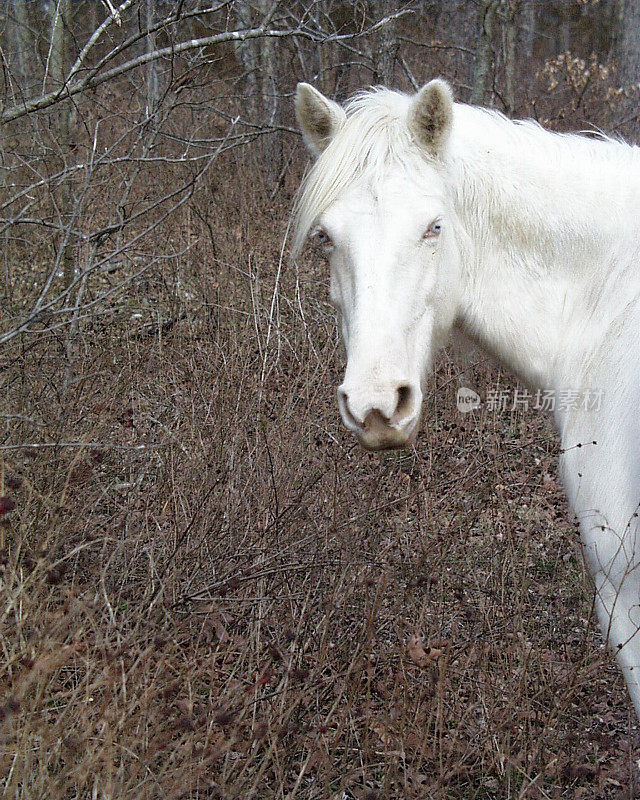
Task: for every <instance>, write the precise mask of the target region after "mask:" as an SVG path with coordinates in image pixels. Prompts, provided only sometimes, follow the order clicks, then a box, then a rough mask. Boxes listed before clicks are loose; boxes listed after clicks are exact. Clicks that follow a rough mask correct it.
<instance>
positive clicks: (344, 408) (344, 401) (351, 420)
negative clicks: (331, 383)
mask: <svg viewBox="0 0 640 800" xmlns="http://www.w3.org/2000/svg"><path fill="white" fill-rule="evenodd" d="M338 406H339V408H340V413H341V414H342V419H343V420H344V422H345V424H346V425H347V427H351V428H362V424H361V423H360V422H358V420H357V419H356V418H355V417H354V416H353V414H352V413H351V409H350V408H349V395H348V394H347V393H346V392H345V390H344V389H342V388H340V389H338Z"/></svg>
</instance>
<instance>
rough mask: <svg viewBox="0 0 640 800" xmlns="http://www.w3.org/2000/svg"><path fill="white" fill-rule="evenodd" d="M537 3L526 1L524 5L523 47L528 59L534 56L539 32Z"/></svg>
mask: <svg viewBox="0 0 640 800" xmlns="http://www.w3.org/2000/svg"><path fill="white" fill-rule="evenodd" d="M536 7H537V4H536V1H535V0H524V2H523V4H522V28H523V36H522V39H523V45H524V53H525V55H526V57H527V58H531V56H532V55H533V45H534V44H535V41H536V32H537V27H536V26H537V15H536Z"/></svg>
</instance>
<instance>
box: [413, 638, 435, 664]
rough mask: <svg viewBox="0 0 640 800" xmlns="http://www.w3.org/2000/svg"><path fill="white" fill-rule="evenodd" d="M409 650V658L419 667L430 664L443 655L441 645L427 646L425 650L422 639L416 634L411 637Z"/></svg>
mask: <svg viewBox="0 0 640 800" xmlns="http://www.w3.org/2000/svg"><path fill="white" fill-rule="evenodd" d="M407 652H408V653H409V658H410V659H411V660H412V661H413V663H414V664H417V665H418V666H419V667H426V666H428V665H429V664H431V663H432V662H433V661H437V660H438V659H439V658H440V656H441V655H442V650H441V649H440V648H439V647H430V646H427V649H426V650H425V648H424V645H423V644H422V639H421V638H420V637H419V636H416V635H414V636H412V637H411V638H410V639H409V647H408V648H407Z"/></svg>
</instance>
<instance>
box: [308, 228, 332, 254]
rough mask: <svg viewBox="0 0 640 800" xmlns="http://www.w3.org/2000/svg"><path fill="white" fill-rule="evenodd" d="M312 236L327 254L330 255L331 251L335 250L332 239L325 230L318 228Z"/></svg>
mask: <svg viewBox="0 0 640 800" xmlns="http://www.w3.org/2000/svg"><path fill="white" fill-rule="evenodd" d="M311 236H312V238H313V240H314V241H315V242H317V244H319V245H320V247H321V248H322V249H323V250H324V252H325V253H329V252H331V250H333V242H332V241H331V237H330V236H329V234H328V233H327V232H326V231H325V230H324V228H316V229H315V230H314V231H312V233H311Z"/></svg>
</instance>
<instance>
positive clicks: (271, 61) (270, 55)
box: [256, 0, 282, 189]
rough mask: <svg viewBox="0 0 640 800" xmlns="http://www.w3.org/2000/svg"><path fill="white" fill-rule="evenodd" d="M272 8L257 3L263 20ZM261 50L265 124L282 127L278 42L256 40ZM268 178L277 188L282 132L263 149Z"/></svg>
mask: <svg viewBox="0 0 640 800" xmlns="http://www.w3.org/2000/svg"><path fill="white" fill-rule="evenodd" d="M271 5H272V0H258V10H259V13H260V17H261V18H264V17H265V16H266V15H267V12H268V11H269V8H270V7H271ZM256 42H257V43H258V45H259V47H260V72H261V81H260V83H261V94H262V112H263V123H266V124H267V125H269V126H272V127H278V126H280V124H281V122H282V120H281V108H280V94H279V86H280V81H279V73H280V65H279V60H278V50H277V49H276V48H277V41H276V40H275V39H271V38H269V37H265V38H264V39H256ZM264 160H265V167H266V177H267V182H268V185H269V187H270V188H271V189H275V187H276V184H277V181H278V179H279V177H280V172H281V170H282V131H279V130H276V131H274V132H273V133H270V134H268V135H267V137H266V139H265V147H264Z"/></svg>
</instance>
